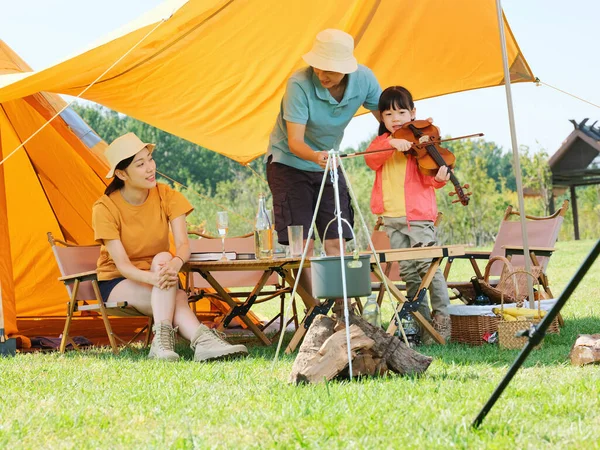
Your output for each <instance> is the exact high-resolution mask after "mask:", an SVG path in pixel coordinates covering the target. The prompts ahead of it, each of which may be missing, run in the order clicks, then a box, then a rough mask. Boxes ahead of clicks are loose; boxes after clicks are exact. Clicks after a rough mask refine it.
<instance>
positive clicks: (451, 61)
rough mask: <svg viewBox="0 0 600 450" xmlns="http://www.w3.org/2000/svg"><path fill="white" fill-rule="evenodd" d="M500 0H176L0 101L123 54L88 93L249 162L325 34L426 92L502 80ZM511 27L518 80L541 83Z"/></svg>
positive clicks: (79, 77)
mask: <svg viewBox="0 0 600 450" xmlns="http://www.w3.org/2000/svg"><path fill="white" fill-rule="evenodd" d="M495 3H496V2H495V1H494V0H477V1H473V0H453V1H442V0H419V1H414V0H413V1H408V0H336V1H323V0H302V1H297V0H260V1H243V0H240V1H232V0H189V1H184V0H170V1H166V2H165V3H164V4H162V5H160V6H159V7H158V8H156V9H155V10H153V11H151V12H150V13H148V14H147V15H145V16H144V17H142V18H140V19H138V20H136V21H134V22H132V23H130V24H129V25H127V26H125V27H124V28H123V29H122V30H119V31H118V32H116V33H114V34H113V35H111V36H109V37H108V38H106V39H104V40H103V41H102V42H100V43H99V44H97V45H96V46H94V47H92V48H91V49H89V50H87V51H85V52H83V53H81V54H79V55H77V56H75V57H73V58H70V59H67V60H65V61H64V62H61V63H59V64H57V65H55V66H53V67H50V68H47V69H45V70H41V71H39V72H36V73H33V74H26V75H19V76H15V77H8V78H7V79H5V80H4V81H3V80H1V79H0V101H4V100H7V99H14V98H20V97H24V96H27V95H31V94H32V93H35V92H38V91H51V92H57V93H63V94H70V95H77V94H79V93H80V92H81V91H82V90H83V89H84V88H85V87H86V86H88V85H89V84H90V83H92V82H93V81H94V80H95V79H96V78H97V77H99V76H100V75H101V74H102V73H103V72H104V71H105V70H106V69H108V68H109V67H111V65H113V64H114V63H115V62H116V61H118V62H117V63H116V65H115V66H114V67H113V68H112V69H111V70H109V72H108V73H107V74H106V75H104V76H103V77H102V78H101V79H100V81H98V82H97V83H96V84H95V85H94V86H92V87H91V88H90V89H89V90H88V91H87V92H86V93H85V94H84V95H83V96H82V97H83V98H85V99H88V100H92V101H94V102H97V103H100V104H102V105H104V106H107V107H109V108H111V109H113V110H116V111H119V112H121V113H124V114H127V115H129V116H131V117H134V118H136V119H139V120H142V121H144V122H147V123H149V124H150V125H154V126H156V127H158V128H160V129H162V130H165V131H167V132H169V133H172V134H175V135H177V136H180V137H182V138H185V139H187V140H189V141H191V142H194V143H196V144H199V145H202V146H204V147H206V148H209V149H211V150H214V151H215V152H218V153H221V154H223V155H225V156H228V157H229V158H231V159H233V160H235V161H239V162H240V163H247V162H249V161H251V160H253V159H254V158H256V157H258V156H259V155H261V154H263V153H264V152H265V151H266V147H267V142H268V135H269V133H270V131H271V128H272V126H273V124H274V121H275V117H276V115H277V113H278V111H279V107H280V101H281V97H282V95H283V92H284V88H285V83H286V80H287V78H288V77H289V75H290V74H291V73H292V72H293V71H294V70H296V69H298V68H300V67H302V66H304V65H305V64H304V62H303V61H302V59H301V56H302V55H303V54H304V53H306V52H307V51H308V50H309V49H310V47H311V45H312V41H313V39H314V36H315V35H316V34H317V32H319V31H321V30H323V29H325V28H339V29H343V30H345V31H348V32H349V33H351V34H352V35H353V36H354V37H355V42H356V56H357V58H358V61H359V62H360V63H362V64H365V65H367V66H368V67H370V68H371V69H373V71H374V72H375V74H376V76H377V77H378V79H379V81H380V83H381V85H382V86H383V87H386V86H389V85H403V86H406V87H407V88H408V89H410V90H411V92H412V93H413V94H414V96H415V98H416V99H423V98H427V97H433V96H438V95H443V94H448V93H451V92H459V91H465V90H469V89H476V88H482V87H488V86H498V85H500V84H502V83H503V78H504V77H503V69H502V57H501V50H500V38H499V31H498V21H497V12H496V4H495ZM504 27H505V32H506V36H507V48H508V61H509V66H510V68H511V69H510V70H511V78H512V80H511V81H512V82H519V81H533V80H534V77H533V74H532V72H531V70H530V69H529V67H528V65H527V63H526V61H525V59H524V58H523V55H521V52H520V50H519V47H518V45H517V43H516V41H515V39H514V37H513V35H512V33H511V31H510V29H509V27H508V24H507V23H506V21H504ZM149 33H150V34H149ZM148 34H149V35H148ZM140 41H141V43H140ZM137 43H139V45H138V46H137V47H135V48H134V49H133V50H132V51H131V52H130V53H128V54H127V56H125V57H124V58H123V59H121V60H119V59H120V58H121V57H122V56H123V55H124V54H125V53H127V52H128V51H129V50H130V49H131V48H132V47H134V46H135V45H136V44H137ZM3 85H4V87H3V88H2V86H3Z"/></svg>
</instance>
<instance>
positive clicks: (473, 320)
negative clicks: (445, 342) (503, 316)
mask: <svg viewBox="0 0 600 450" xmlns="http://www.w3.org/2000/svg"><path fill="white" fill-rule="evenodd" d="M450 320H451V322H452V332H451V340H452V342H459V343H461V344H469V345H483V344H486V343H487V342H486V341H485V339H484V338H483V337H484V336H485V335H486V334H488V333H489V334H491V333H495V332H496V331H498V322H499V321H500V319H499V318H498V317H495V316H455V315H450Z"/></svg>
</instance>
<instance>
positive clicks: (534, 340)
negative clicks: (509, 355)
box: [471, 239, 600, 428]
mask: <svg viewBox="0 0 600 450" xmlns="http://www.w3.org/2000/svg"><path fill="white" fill-rule="evenodd" d="M598 254H600V239H599V240H598V241H597V242H596V245H595V246H594V248H593V249H592V251H591V252H590V253H589V255H588V256H587V257H586V258H585V259H584V261H583V263H582V264H581V266H580V267H579V269H577V272H575V275H573V278H571V281H569V284H567V286H566V287H565V289H564V291H563V292H562V293H561V294H560V296H559V297H558V299H557V300H556V304H555V305H554V306H553V307H552V309H551V310H550V311H548V314H546V315H545V316H544V319H543V320H542V321H541V322H540V323H539V324H538V325H537V326H534V327H531V329H530V330H528V331H525V332H524V335H525V336H527V338H528V339H529V341H528V342H527V344H526V345H525V347H523V350H521V353H519V356H518V357H517V359H516V360H515V362H514V363H513V365H512V366H511V367H510V369H508V372H507V373H506V376H505V377H504V379H503V380H502V381H501V382H500V384H499V385H498V387H497V388H496V390H495V391H494V392H493V394H492V396H491V397H490V399H489V400H488V401H487V403H486V404H485V406H484V407H483V408H482V409H481V411H480V412H479V414H478V415H477V417H476V418H475V420H474V421H473V423H472V425H471V426H472V427H473V428H479V425H481V422H483V419H485V416H486V415H487V413H488V412H490V410H491V409H492V407H493V406H494V404H495V403H496V400H498V399H499V398H500V395H502V392H504V389H505V388H506V386H508V384H509V383H510V381H511V380H512V378H513V377H514V375H515V374H516V373H517V371H518V370H519V368H520V367H521V365H522V364H523V362H524V361H525V360H526V359H527V356H529V353H531V350H533V349H534V347H535V346H536V345H538V344H539V343H540V342H541V341H542V339H544V336H545V335H546V330H547V329H548V327H549V326H550V323H552V321H553V320H554V318H555V317H556V316H557V315H558V313H559V312H560V310H561V308H562V307H563V306H564V305H565V303H566V302H567V300H568V298H569V297H570V296H571V294H572V293H573V291H574V290H575V288H576V287H577V285H578V284H579V282H580V281H581V280H582V278H583V277H584V276H585V274H586V273H587V271H588V270H589V269H590V267H592V264H593V263H594V261H595V260H596V258H597V257H598Z"/></svg>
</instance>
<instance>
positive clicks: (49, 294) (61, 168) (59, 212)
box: [0, 40, 107, 335]
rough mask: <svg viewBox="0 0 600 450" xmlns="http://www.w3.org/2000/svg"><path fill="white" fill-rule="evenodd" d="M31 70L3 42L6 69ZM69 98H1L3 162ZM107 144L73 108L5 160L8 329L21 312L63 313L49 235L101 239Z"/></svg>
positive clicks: (2, 271)
mask: <svg viewBox="0 0 600 450" xmlns="http://www.w3.org/2000/svg"><path fill="white" fill-rule="evenodd" d="M28 71H31V68H30V67H29V66H28V65H27V64H26V63H25V62H24V61H23V60H22V59H21V58H19V56H18V55H17V54H16V53H14V52H13V51H12V50H11V49H10V48H9V47H8V46H7V45H6V44H5V43H4V42H3V41H1V40H0V75H5V74H16V73H21V72H28ZM64 105H65V102H64V101H63V100H62V99H61V98H60V97H59V96H57V95H54V94H48V93H36V94H33V95H29V96H27V97H25V98H22V99H17V100H10V101H6V102H2V103H0V160H2V159H4V158H5V157H6V156H7V155H8V153H9V152H12V151H13V150H14V149H15V148H17V147H18V146H19V145H20V144H21V143H22V142H23V141H24V140H25V139H27V138H28V137H29V136H31V135H32V134H33V133H34V132H35V131H36V130H37V129H38V128H40V127H41V126H42V125H43V124H44V123H45V122H46V121H47V120H48V119H50V118H51V117H52V116H53V115H54V114H56V113H57V112H58V111H59V110H60V109H61V108H62V107H63V106H64ZM105 148H106V143H105V142H104V141H103V140H101V139H100V138H99V137H98V135H97V134H96V133H95V132H94V131H93V130H92V129H91V128H90V127H89V126H88V125H87V124H86V123H85V122H84V121H83V120H82V119H81V117H79V116H78V115H77V114H76V113H75V112H74V111H73V110H72V109H66V110H65V111H64V112H62V113H61V115H60V116H59V117H57V118H56V119H54V120H53V121H52V122H51V123H50V125H49V126H47V127H46V128H44V129H43V130H42V131H41V132H40V133H39V134H37V135H36V136H35V137H34V138H33V139H31V140H30V141H29V142H28V143H27V144H25V147H24V148H23V149H21V150H19V151H18V152H16V153H15V154H14V155H13V156H12V157H11V158H9V159H8V160H7V161H6V162H5V163H4V164H3V165H0V283H1V285H2V294H3V295H2V302H3V305H4V314H5V316H6V317H5V318H6V323H5V328H6V332H7V334H9V335H10V334H14V333H16V332H17V323H16V316H17V315H18V316H19V317H34V316H36V317H39V316H63V317H64V315H65V303H66V301H67V300H68V298H67V292H66V290H65V288H64V286H62V285H61V284H60V283H59V282H58V281H57V278H58V277H59V276H60V274H59V272H58V268H57V266H56V263H55V261H54V256H53V254H52V250H51V248H50V245H49V244H48V241H47V239H46V233H47V232H48V231H51V232H52V233H53V234H54V235H55V236H56V237H60V238H61V239H67V240H69V241H71V242H74V243H78V244H86V243H87V244H89V243H93V233H92V227H91V214H90V209H91V205H92V204H93V203H94V201H96V199H97V198H98V197H100V195H101V194H102V192H103V190H104V188H105V187H106V184H105V179H104V175H105V174H106V172H107V164H106V162H105V160H104V156H103V152H104V149H105Z"/></svg>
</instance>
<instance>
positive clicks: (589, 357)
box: [569, 334, 600, 366]
mask: <svg viewBox="0 0 600 450" xmlns="http://www.w3.org/2000/svg"><path fill="white" fill-rule="evenodd" d="M569 358H570V359H571V364H573V365H574V366H583V365H586V364H598V363H600V334H580V335H579V336H577V340H576V341H575V344H573V347H572V348H571V352H570V353H569Z"/></svg>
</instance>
